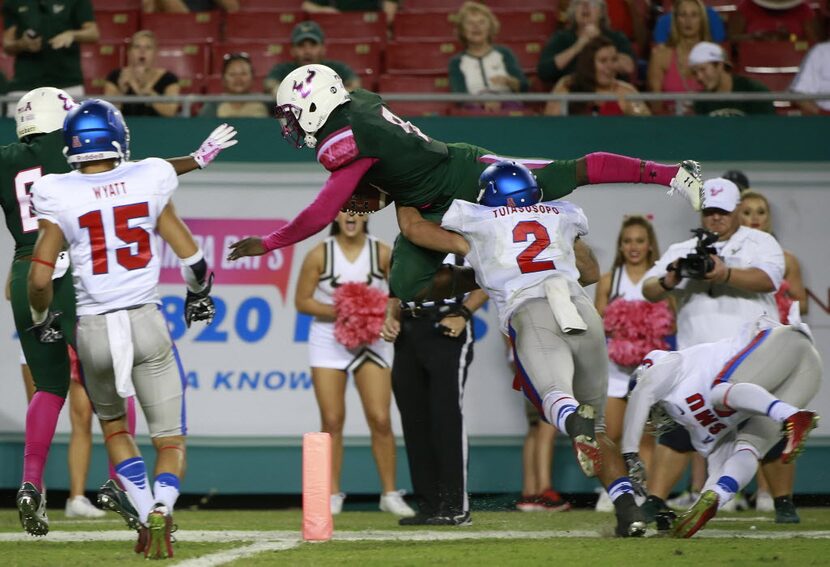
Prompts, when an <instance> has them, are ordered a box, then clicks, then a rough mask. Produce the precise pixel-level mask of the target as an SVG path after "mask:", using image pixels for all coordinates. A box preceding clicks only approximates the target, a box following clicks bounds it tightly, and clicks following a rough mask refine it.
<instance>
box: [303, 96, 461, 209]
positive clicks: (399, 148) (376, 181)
mask: <svg viewBox="0 0 830 567" xmlns="http://www.w3.org/2000/svg"><path fill="white" fill-rule="evenodd" d="M350 94H351V101H350V102H348V103H346V104H344V105H342V106H340V107H338V108H337V109H336V110H335V111H334V112H332V114H331V116H329V119H328V120H327V121H326V123H325V124H324V125H323V127H322V128H321V129H320V131H319V132H317V140H318V143H317V159H318V160H319V161H320V163H322V164H323V165H324V166H325V167H326V168H327V169H329V170H330V171H333V170H335V169H338V168H339V167H342V166H343V165H345V164H346V163H348V162H349V161H352V160H353V159H355V158H357V157H361V158H367V157H368V158H377V159H378V160H379V161H378V162H377V163H376V164H375V165H374V166H372V168H371V169H370V170H369V171H368V172H366V174H365V175H364V176H363V179H362V183H368V184H370V185H373V186H375V187H376V188H378V189H380V190H382V191H384V192H386V193H388V194H389V195H391V196H392V198H393V199H394V200H395V202H396V203H398V204H400V205H414V206H422V205H425V204H428V203H431V202H433V201H435V200H436V199H439V198H440V196H441V195H442V194H443V193H445V192H446V188H445V187H444V184H445V183H446V177H447V176H446V175H445V173H444V169H445V167H447V165H448V162H449V151H448V149H447V144H445V143H443V142H439V141H438V140H433V139H432V138H430V137H429V136H427V135H426V134H424V133H423V132H421V131H420V130H419V129H418V128H417V127H416V126H414V125H413V124H412V123H410V122H407V121H405V120H403V119H401V118H399V117H398V116H396V115H395V114H394V113H393V112H392V111H391V110H389V109H388V108H387V107H386V106H385V105H384V104H383V99H381V98H380V97H379V96H378V95H376V94H375V93H372V92H369V91H366V90H363V89H357V90H355V91H353V92H352V93H350ZM349 131H351V136H345V137H344V136H341V134H347V133H348V132H349ZM355 144H356V148H354V145H355ZM338 146H339V147H338ZM348 146H351V147H348ZM355 150H356V151H355Z"/></svg>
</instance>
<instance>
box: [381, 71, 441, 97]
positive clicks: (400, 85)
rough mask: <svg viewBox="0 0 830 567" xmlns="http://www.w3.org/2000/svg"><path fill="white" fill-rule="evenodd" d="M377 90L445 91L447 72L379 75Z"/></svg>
mask: <svg viewBox="0 0 830 567" xmlns="http://www.w3.org/2000/svg"><path fill="white" fill-rule="evenodd" d="M378 90H379V91H380V92H382V93H446V92H449V91H450V80H449V77H447V74H446V73H444V74H442V75H381V76H380V80H379V81H378Z"/></svg>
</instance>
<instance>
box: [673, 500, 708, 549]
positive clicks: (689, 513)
mask: <svg viewBox="0 0 830 567" xmlns="http://www.w3.org/2000/svg"><path fill="white" fill-rule="evenodd" d="M718 501H719V498H718V495H717V493H716V492H715V491H714V490H707V491H706V492H704V493H703V494H701V495H700V498H699V499H698V501H697V502H695V505H694V506H692V507H691V508H689V509H688V510H686V511H685V512H684V513H683V514H681V515H680V517H679V518H677V520H676V521H675V522H674V525H673V526H672V535H673V536H674V537H679V538H690V537H692V536H693V535H695V534H696V533H697V532H698V531H699V530H700V529H701V528H703V526H705V525H706V522H708V521H709V520H711V519H712V518H714V517H715V514H717V513H718Z"/></svg>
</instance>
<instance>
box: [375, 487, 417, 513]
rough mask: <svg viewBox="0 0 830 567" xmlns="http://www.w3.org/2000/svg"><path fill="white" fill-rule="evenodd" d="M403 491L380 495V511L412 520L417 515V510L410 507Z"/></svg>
mask: <svg viewBox="0 0 830 567" xmlns="http://www.w3.org/2000/svg"><path fill="white" fill-rule="evenodd" d="M404 494H405V492H404V491H403V490H396V491H394V492H387V493H386V494H381V495H380V511H381V512H391V513H392V514H395V515H396V516H398V517H399V518H411V517H413V516H414V515H415V510H413V509H412V508H410V507H409V504H407V503H406V502H405V501H404V499H403V495H404Z"/></svg>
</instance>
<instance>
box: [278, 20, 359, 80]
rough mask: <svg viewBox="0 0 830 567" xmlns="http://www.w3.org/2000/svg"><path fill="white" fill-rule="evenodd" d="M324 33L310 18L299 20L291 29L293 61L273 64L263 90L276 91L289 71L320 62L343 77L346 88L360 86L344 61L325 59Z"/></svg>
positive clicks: (356, 77)
mask: <svg viewBox="0 0 830 567" xmlns="http://www.w3.org/2000/svg"><path fill="white" fill-rule="evenodd" d="M325 38H326V35H325V34H324V33H323V28H321V27H320V25H319V24H318V23H317V22H312V21H311V20H308V21H305V22H300V23H299V24H297V25H296V26H294V29H293V30H291V56H292V57H294V61H291V62H288V63H279V64H278V65H274V68H273V69H271V72H270V73H268V76H267V77H266V78H265V90H266V91H267V92H269V93H271V92H272V93H276V91H277V87H279V86H280V83H281V82H282V80H283V79H284V78H285V76H286V75H288V74H289V73H290V72H291V71H293V70H294V69H296V68H297V67H302V66H303V65H309V64H311V63H320V64H321V65H325V66H327V67H331V68H332V69H334V71H335V72H336V73H337V74H338V75H340V78H341V79H343V84H344V85H345V86H346V89H347V90H350V91H351V90H354V89H356V88H358V87H359V86H360V77H358V76H357V74H356V73H355V72H354V71H352V70H351V68H350V67H349V66H348V65H346V64H345V63H341V62H340V61H332V60H330V59H325V56H326V46H325Z"/></svg>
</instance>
